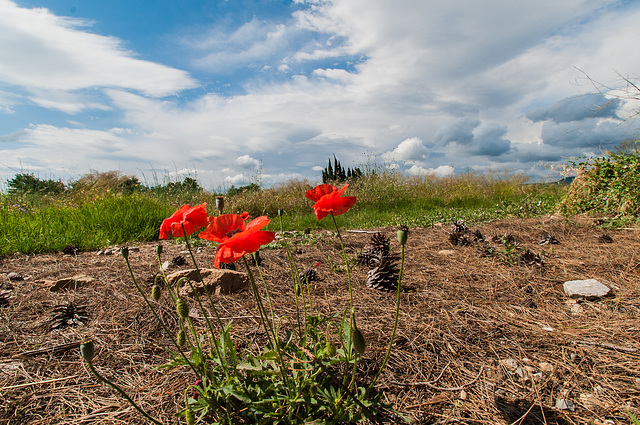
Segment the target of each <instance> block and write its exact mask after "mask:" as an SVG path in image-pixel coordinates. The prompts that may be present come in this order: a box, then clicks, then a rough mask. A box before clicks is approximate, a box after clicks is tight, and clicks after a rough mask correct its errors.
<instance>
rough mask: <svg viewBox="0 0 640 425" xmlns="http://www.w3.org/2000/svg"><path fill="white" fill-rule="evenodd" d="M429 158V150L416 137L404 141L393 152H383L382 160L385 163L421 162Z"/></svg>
mask: <svg viewBox="0 0 640 425" xmlns="http://www.w3.org/2000/svg"><path fill="white" fill-rule="evenodd" d="M428 157H429V149H427V148H426V146H425V145H424V144H423V143H422V140H421V139H420V138H418V137H411V138H409V139H406V140H404V141H402V142H400V144H399V145H398V147H396V148H395V149H394V150H393V151H391V152H385V153H383V154H382V158H383V159H385V160H387V161H423V160H425V159H427V158H428Z"/></svg>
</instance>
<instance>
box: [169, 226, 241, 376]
mask: <svg viewBox="0 0 640 425" xmlns="http://www.w3.org/2000/svg"><path fill="white" fill-rule="evenodd" d="M181 225H182V233H183V235H184V242H185V244H186V245H187V250H188V251H189V255H190V256H191V261H192V262H193V265H194V267H195V268H196V270H197V271H198V277H199V278H200V282H202V287H203V288H204V292H205V293H206V294H207V298H208V299H209V303H210V304H211V309H212V310H213V314H214V316H215V318H216V321H217V322H218V326H220V328H221V329H222V328H223V327H224V326H223V324H222V321H221V320H220V316H219V315H218V310H217V309H216V306H215V304H214V303H213V299H211V294H209V291H208V290H207V287H206V285H205V283H204V278H203V277H202V273H201V272H200V267H198V262H197V261H196V257H195V256H194V255H193V250H192V249H191V243H190V242H189V237H188V236H187V232H185V229H184V224H181ZM189 286H191V291H192V292H193V293H194V294H195V296H196V301H197V302H198V306H199V307H200V311H201V312H202V315H203V316H204V320H205V322H206V323H207V327H208V328H209V343H210V344H211V345H213V346H214V347H215V349H216V354H217V355H218V359H220V362H221V363H222V366H223V367H224V370H225V373H226V374H227V376H229V373H228V370H227V367H226V362H225V360H224V357H222V355H221V353H220V348H219V347H218V341H217V340H216V339H215V338H214V337H213V336H214V335H215V333H214V332H213V326H211V321H210V320H209V315H208V314H207V311H206V310H205V309H204V306H203V305H202V301H201V300H200V295H198V293H197V292H196V291H195V290H194V289H193V284H192V283H191V281H189ZM194 336H195V331H194ZM198 348H200V347H198Z"/></svg>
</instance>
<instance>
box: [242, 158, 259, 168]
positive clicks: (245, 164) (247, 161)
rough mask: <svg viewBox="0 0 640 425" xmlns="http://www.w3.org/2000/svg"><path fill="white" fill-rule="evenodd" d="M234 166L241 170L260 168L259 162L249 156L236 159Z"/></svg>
mask: <svg viewBox="0 0 640 425" xmlns="http://www.w3.org/2000/svg"><path fill="white" fill-rule="evenodd" d="M236 164H238V166H240V167H241V168H258V167H260V161H258V160H257V159H255V158H251V156H249V155H242V156H239V157H238V158H236Z"/></svg>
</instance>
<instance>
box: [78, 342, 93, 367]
mask: <svg viewBox="0 0 640 425" xmlns="http://www.w3.org/2000/svg"><path fill="white" fill-rule="evenodd" d="M95 353H96V348H95V345H94V344H93V341H92V340H89V341H84V342H83V343H82V344H80V355H81V356H82V358H83V359H84V360H85V361H86V362H87V363H91V360H93V356H94V355H95Z"/></svg>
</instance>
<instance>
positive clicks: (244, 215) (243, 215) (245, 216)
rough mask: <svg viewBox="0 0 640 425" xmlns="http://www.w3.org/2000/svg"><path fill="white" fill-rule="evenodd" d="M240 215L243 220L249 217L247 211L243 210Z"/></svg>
mask: <svg viewBox="0 0 640 425" xmlns="http://www.w3.org/2000/svg"><path fill="white" fill-rule="evenodd" d="M240 217H242V219H243V220H249V219H250V218H251V216H250V215H249V213H248V212H246V211H245V212H243V213H242V214H240Z"/></svg>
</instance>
